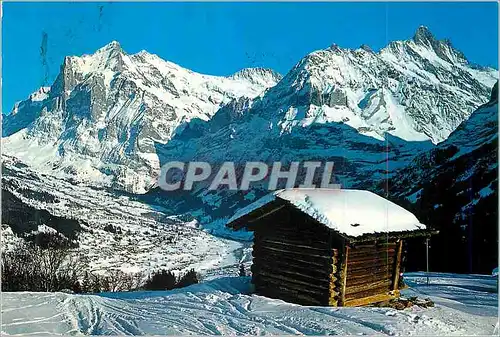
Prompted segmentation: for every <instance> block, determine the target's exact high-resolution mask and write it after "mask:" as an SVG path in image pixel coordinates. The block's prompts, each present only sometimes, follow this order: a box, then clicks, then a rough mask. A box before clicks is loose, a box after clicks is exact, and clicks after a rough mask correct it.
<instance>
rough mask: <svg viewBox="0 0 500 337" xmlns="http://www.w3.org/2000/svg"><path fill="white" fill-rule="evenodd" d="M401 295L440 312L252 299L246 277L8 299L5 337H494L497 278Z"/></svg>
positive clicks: (419, 285) (444, 282) (440, 278)
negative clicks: (179, 285)
mask: <svg viewBox="0 0 500 337" xmlns="http://www.w3.org/2000/svg"><path fill="white" fill-rule="evenodd" d="M405 279H406V280H407V282H408V283H409V284H410V289H407V290H404V291H403V296H408V297H409V296H418V297H420V298H425V297H430V298H431V299H432V300H433V301H434V302H435V303H436V306H435V307H432V308H420V307H416V306H414V307H411V308H407V309H405V310H395V309H391V308H328V307H304V306H300V305H294V304H290V303H286V302H283V301H281V300H274V299H269V298H266V297H262V296H257V295H253V294H251V293H250V292H251V287H250V284H249V279H248V278H221V279H218V280H215V281H211V282H206V283H204V284H199V285H194V286H190V287H188V288H183V289H177V290H173V291H156V292H130V293H109V294H101V295H100V296H97V295H72V294H64V293H26V292H24V293H3V294H2V310H3V313H2V328H1V331H2V334H8V335H15V334H23V335H28V334H36V335H41V334H47V333H50V334H64V335H67V334H87V335H143V334H147V335H171V334H172V335H187V334H190V335H262V334H266V335H267V334H277V335H315V336H318V335H427V336H429V335H433V336H435V335H445V336H449V335H469V336H470V335H493V334H496V333H498V325H497V324H498V317H497V314H498V307H497V304H498V295H497V294H496V293H495V292H496V278H493V277H491V276H480V275H453V274H431V283H430V286H427V285H426V284H425V275H424V274H423V273H412V274H408V275H406V276H405Z"/></svg>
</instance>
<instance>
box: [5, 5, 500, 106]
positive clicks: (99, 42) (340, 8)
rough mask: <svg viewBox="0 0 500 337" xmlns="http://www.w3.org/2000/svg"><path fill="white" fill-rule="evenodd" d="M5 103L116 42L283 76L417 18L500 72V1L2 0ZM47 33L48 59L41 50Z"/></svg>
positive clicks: (397, 35)
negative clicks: (71, 60) (65, 64)
mask: <svg viewBox="0 0 500 337" xmlns="http://www.w3.org/2000/svg"><path fill="white" fill-rule="evenodd" d="M3 11H4V13H3V22H2V24H3V26H2V68H3V69H2V76H3V82H2V83H3V88H2V90H3V91H2V109H3V112H4V113H8V112H10V110H11V109H12V107H13V104H14V103H15V102H16V101H18V100H21V99H24V98H26V97H27V96H28V95H29V94H30V93H31V92H33V91H34V90H36V89H37V88H39V87H40V86H42V85H50V84H52V82H53V80H54V79H55V77H56V76H57V73H58V71H59V66H60V64H61V62H62V60H63V58H64V56H66V55H81V54H85V53H92V52H93V51H95V50H96V49H98V48H99V47H102V46H103V45H105V44H107V43H108V42H110V41H112V40H117V41H119V42H120V44H121V45H122V47H123V49H125V51H127V52H128V53H136V52H138V51H140V50H142V49H145V50H147V51H149V52H152V53H155V54H158V55H159V56H161V57H162V58H164V59H167V60H170V61H172V62H175V63H177V64H180V65H181V66H184V67H187V68H190V69H192V70H195V71H198V72H202V73H206V74H214V75H229V74H231V73H234V72H236V71H238V70H239V69H241V68H245V67H255V66H263V67H269V68H273V69H275V70H277V71H279V72H281V73H283V74H284V73H286V72H287V71H288V70H289V69H290V68H291V67H292V66H293V65H294V64H295V63H296V62H298V61H299V60H300V59H301V58H302V57H303V56H304V55H306V54H307V53H309V52H311V51H314V50H317V49H322V48H326V47H328V46H329V45H331V44H332V43H336V44H338V45H339V46H341V47H350V48H357V47H359V46H360V45H361V44H363V43H364V44H367V45H369V46H371V47H372V48H373V49H374V50H379V49H380V48H382V47H384V46H385V45H386V44H387V43H388V41H393V40H401V39H409V38H411V37H412V36H413V34H414V32H415V30H416V29H417V27H418V26H419V25H426V26H428V27H429V28H430V29H431V31H432V32H433V33H434V35H435V36H436V37H437V38H449V39H451V41H452V43H453V44H454V45H455V47H457V48H458V49H460V50H462V51H463V52H464V53H465V55H466V56H467V58H468V59H469V60H471V61H472V62H475V63H479V64H481V65H490V66H494V67H495V68H497V69H498V29H497V27H498V9H497V4H496V3H492V2H490V3H262V2H261V3H117V2H107V3H81V2H78V3H4V4H3ZM43 36H45V37H46V38H45V39H46V54H45V55H46V56H45V58H42V56H41V53H40V51H41V46H42V40H43V39H44V38H43Z"/></svg>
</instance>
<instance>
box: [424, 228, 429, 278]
mask: <svg viewBox="0 0 500 337" xmlns="http://www.w3.org/2000/svg"><path fill="white" fill-rule="evenodd" d="M425 263H426V271H427V285H429V238H427V239H425Z"/></svg>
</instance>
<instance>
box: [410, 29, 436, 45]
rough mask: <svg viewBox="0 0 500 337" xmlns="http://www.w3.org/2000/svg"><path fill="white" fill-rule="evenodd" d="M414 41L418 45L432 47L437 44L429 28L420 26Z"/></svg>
mask: <svg viewBox="0 0 500 337" xmlns="http://www.w3.org/2000/svg"><path fill="white" fill-rule="evenodd" d="M413 41H415V43H418V44H423V45H431V44H433V43H435V42H436V38H435V37H434V35H433V34H432V32H431V31H430V29H429V28H428V27H427V26H419V27H418V28H417V31H416V32H415V35H413Z"/></svg>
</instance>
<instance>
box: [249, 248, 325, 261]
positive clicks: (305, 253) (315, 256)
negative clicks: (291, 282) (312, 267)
mask: <svg viewBox="0 0 500 337" xmlns="http://www.w3.org/2000/svg"><path fill="white" fill-rule="evenodd" d="M255 248H257V250H261V249H264V250H272V251H275V252H280V253H288V254H294V255H298V256H302V257H312V258H315V259H325V260H326V261H328V262H329V261H330V259H331V256H330V255H323V254H313V253H307V252H302V251H293V250H290V249H286V248H285V247H283V246H282V247H272V246H270V245H266V246H262V245H260V244H254V249H255ZM254 256H255V254H254Z"/></svg>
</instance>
